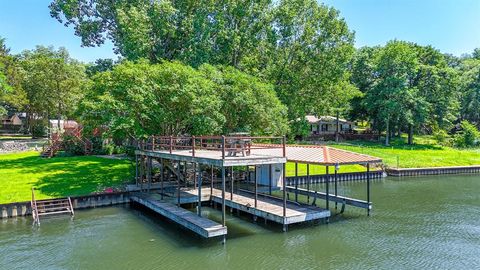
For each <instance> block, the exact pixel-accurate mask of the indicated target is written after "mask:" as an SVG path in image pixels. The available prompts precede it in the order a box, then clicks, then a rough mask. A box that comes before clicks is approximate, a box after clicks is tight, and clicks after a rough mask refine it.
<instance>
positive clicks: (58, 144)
mask: <svg viewBox="0 0 480 270" xmlns="http://www.w3.org/2000/svg"><path fill="white" fill-rule="evenodd" d="M82 132H83V128H82V127H79V128H75V129H73V130H68V131H66V132H65V133H64V134H59V133H53V134H51V140H50V141H49V142H48V143H46V144H45V145H43V150H42V153H41V156H42V157H44V158H51V157H54V156H55V155H56V154H57V152H58V151H60V150H62V148H63V136H64V135H69V136H72V137H73V138H75V139H76V140H78V141H79V142H80V143H81V144H83V147H84V152H85V155H91V154H92V152H93V143H92V141H90V140H88V139H86V138H84V137H82Z"/></svg>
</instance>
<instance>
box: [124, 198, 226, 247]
mask: <svg viewBox="0 0 480 270" xmlns="http://www.w3.org/2000/svg"><path fill="white" fill-rule="evenodd" d="M130 199H131V200H132V201H134V202H136V203H139V204H141V205H143V206H145V207H147V208H149V209H151V210H153V211H155V212H156V213H158V214H160V215H162V216H164V217H166V218H168V219H169V220H171V221H173V222H175V223H177V224H179V225H181V226H183V227H184V228H187V229H189V230H191V231H193V232H195V233H196V234H198V235H200V236H202V237H204V238H211V237H216V236H223V235H226V234H227V227H226V226H225V227H224V226H222V225H221V224H219V223H217V222H215V221H212V220H210V219H207V218H204V217H201V216H198V215H196V214H195V213H192V212H190V211H188V210H186V209H184V208H181V207H178V206H176V205H174V204H172V203H170V202H165V201H161V200H158V199H156V198H155V196H152V195H147V194H135V195H134V196H131V197H130Z"/></svg>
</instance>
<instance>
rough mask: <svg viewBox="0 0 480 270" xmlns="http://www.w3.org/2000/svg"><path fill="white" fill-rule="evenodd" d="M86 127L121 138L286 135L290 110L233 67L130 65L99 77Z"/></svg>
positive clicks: (85, 107)
mask: <svg viewBox="0 0 480 270" xmlns="http://www.w3.org/2000/svg"><path fill="white" fill-rule="evenodd" d="M80 111H81V115H82V122H84V123H86V124H87V125H89V126H90V127H92V128H95V127H106V128H107V131H108V133H109V134H111V135H112V136H114V137H117V138H142V137H145V136H149V135H158V134H164V135H182V134H191V135H213V134H218V133H220V132H224V133H228V132H234V131H248V132H251V133H252V134H273V135H275V134H283V133H284V132H286V130H285V129H286V128H287V127H286V126H287V121H286V118H285V116H284V115H285V114H282V111H285V108H284V106H283V105H282V104H281V103H280V101H279V100H278V98H277V97H276V95H275V92H274V91H273V88H272V86H271V85H269V84H266V83H263V82H260V81H259V80H258V79H256V78H254V77H252V76H250V75H247V74H245V73H242V72H240V71H238V70H236V69H234V68H231V67H221V68H215V67H213V66H210V65H207V64H205V65H202V66H200V68H199V69H195V68H192V67H190V66H187V65H185V64H182V63H180V62H177V61H174V62H169V61H164V62H162V63H159V64H150V63H149V62H147V61H138V62H131V61H125V62H122V63H120V64H118V65H116V66H115V67H114V68H113V70H111V71H106V72H100V73H97V74H96V75H94V76H93V79H92V84H91V87H90V91H89V93H88V95H87V97H86V98H85V99H84V101H83V102H82V105H81V110H80Z"/></svg>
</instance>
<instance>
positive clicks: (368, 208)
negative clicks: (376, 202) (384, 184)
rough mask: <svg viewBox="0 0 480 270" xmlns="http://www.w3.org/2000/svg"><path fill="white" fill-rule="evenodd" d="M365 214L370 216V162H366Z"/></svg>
mask: <svg viewBox="0 0 480 270" xmlns="http://www.w3.org/2000/svg"><path fill="white" fill-rule="evenodd" d="M367 204H368V207H367V216H370V163H367Z"/></svg>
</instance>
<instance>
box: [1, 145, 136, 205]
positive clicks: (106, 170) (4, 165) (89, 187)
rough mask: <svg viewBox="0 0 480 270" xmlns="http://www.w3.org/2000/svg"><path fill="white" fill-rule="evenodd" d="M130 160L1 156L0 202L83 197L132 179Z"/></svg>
mask: <svg viewBox="0 0 480 270" xmlns="http://www.w3.org/2000/svg"><path fill="white" fill-rule="evenodd" d="M133 170H134V168H133V164H132V162H131V161H129V160H115V159H106V158H100V157H93V156H78V157H54V158H51V159H44V158H41V157H40V156H39V154H38V153H37V152H25V153H15V154H2V155H0V203H9V202H17V201H29V200H30V199H31V188H32V187H34V188H35V190H36V191H35V196H36V198H37V199H47V198H56V197H65V196H75V195H86V194H90V193H93V192H96V191H102V190H104V189H105V188H106V187H117V186H120V185H122V184H123V183H125V182H130V181H132V180H133Z"/></svg>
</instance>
